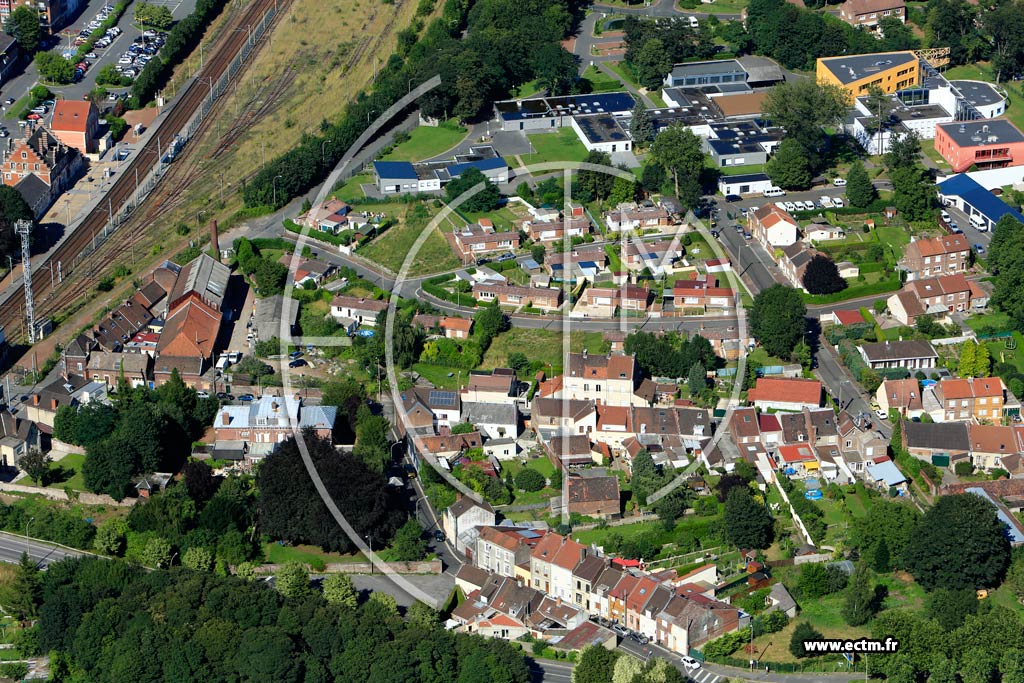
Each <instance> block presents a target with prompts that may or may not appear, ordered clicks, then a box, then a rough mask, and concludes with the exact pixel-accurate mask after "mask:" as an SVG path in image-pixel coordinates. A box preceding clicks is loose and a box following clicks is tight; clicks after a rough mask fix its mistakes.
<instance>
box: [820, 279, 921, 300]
mask: <svg viewBox="0 0 1024 683" xmlns="http://www.w3.org/2000/svg"><path fill="white" fill-rule="evenodd" d="M900 286H901V283H900V279H899V277H891V278H889V279H888V280H881V281H880V282H872V283H871V284H866V285H856V286H854V287H847V288H846V289H844V290H843V291H841V292H836V293H835V294H807V293H804V302H806V303H808V304H837V303H840V302H842V301H848V300H850V299H858V298H860V297H864V296H872V295H875V294H888V293H889V292H895V291H896V290H898V289H899V288H900Z"/></svg>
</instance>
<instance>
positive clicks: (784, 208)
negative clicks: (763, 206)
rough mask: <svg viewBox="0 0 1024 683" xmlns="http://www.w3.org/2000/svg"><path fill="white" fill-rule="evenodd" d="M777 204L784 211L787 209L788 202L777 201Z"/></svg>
mask: <svg viewBox="0 0 1024 683" xmlns="http://www.w3.org/2000/svg"><path fill="white" fill-rule="evenodd" d="M775 206H777V207H779V208H780V209H782V210H783V211H785V210H786V202H775Z"/></svg>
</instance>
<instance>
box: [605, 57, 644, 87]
mask: <svg viewBox="0 0 1024 683" xmlns="http://www.w3.org/2000/svg"><path fill="white" fill-rule="evenodd" d="M606 64H607V66H608V68H609V69H611V70H612V71H614V72H615V73H616V75H618V76H619V78H621V79H622V81H623V83H629V84H630V85H631V86H633V87H634V88H637V89H639V88H640V84H639V83H637V81H636V76H634V75H633V70H632V69H630V68H629V67H628V66H626V63H625V62H606Z"/></svg>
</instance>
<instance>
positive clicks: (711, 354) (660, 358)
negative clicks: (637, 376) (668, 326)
mask: <svg viewBox="0 0 1024 683" xmlns="http://www.w3.org/2000/svg"><path fill="white" fill-rule="evenodd" d="M624 348H625V352H626V353H628V354H636V362H637V363H638V364H639V365H640V368H641V370H643V372H644V373H646V374H647V375H649V376H651V377H673V378H676V379H681V378H683V377H688V375H689V373H690V370H691V369H692V368H693V367H694V365H700V366H701V367H703V368H704V369H705V370H714V369H716V368H719V367H721V366H722V365H723V364H724V363H723V361H722V359H721V358H719V357H717V356H716V355H715V350H714V349H713V348H712V347H711V342H709V341H708V340H707V339H705V338H704V337H702V336H700V335H699V334H695V335H693V336H692V337H689V338H687V337H685V336H682V335H680V334H678V333H676V332H667V333H665V334H662V335H655V334H653V333H651V332H631V333H630V334H629V336H627V337H626V342H625V346H624Z"/></svg>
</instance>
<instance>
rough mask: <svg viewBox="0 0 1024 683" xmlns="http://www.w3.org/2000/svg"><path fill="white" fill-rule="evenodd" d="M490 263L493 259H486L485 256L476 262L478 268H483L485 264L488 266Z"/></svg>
mask: <svg viewBox="0 0 1024 683" xmlns="http://www.w3.org/2000/svg"><path fill="white" fill-rule="evenodd" d="M490 262H491V259H489V258H484V257H483V256H481V257H480V258H478V259H477V260H476V264H477V265H478V266H482V265H485V264H487V263H490Z"/></svg>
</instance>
